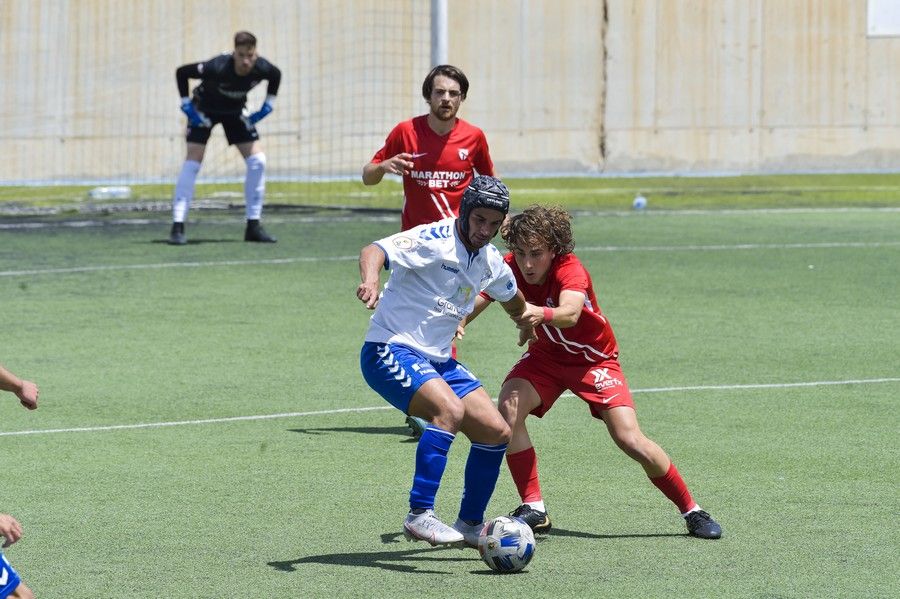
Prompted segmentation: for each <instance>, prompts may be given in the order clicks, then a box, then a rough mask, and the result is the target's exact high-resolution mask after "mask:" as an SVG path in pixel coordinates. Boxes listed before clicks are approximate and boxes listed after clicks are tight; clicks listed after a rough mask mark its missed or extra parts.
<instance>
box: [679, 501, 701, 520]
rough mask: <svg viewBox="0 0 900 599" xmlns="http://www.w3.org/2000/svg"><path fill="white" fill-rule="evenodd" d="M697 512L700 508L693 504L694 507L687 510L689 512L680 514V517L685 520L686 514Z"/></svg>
mask: <svg viewBox="0 0 900 599" xmlns="http://www.w3.org/2000/svg"><path fill="white" fill-rule="evenodd" d="M697 511H700V506H699V505H697V504H696V503H695V504H694V507H692V508H691V509H689V510H688V511H686V512H685V513H683V514H681V517H682V518H687V517H688V514H691V513H693V512H697Z"/></svg>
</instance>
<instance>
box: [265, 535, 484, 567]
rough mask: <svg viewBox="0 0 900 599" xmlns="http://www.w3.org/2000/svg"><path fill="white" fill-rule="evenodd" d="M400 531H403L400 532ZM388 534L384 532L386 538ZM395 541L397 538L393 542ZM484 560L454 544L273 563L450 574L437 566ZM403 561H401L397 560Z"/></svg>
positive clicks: (279, 565) (321, 556) (328, 555)
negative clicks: (455, 546)
mask: <svg viewBox="0 0 900 599" xmlns="http://www.w3.org/2000/svg"><path fill="white" fill-rule="evenodd" d="M397 534H400V533H397ZM384 537H385V535H382V538H384ZM392 542H393V541H392ZM473 560H477V561H479V562H480V561H481V560H480V558H479V557H478V553H476V552H475V551H474V550H472V549H468V550H460V549H456V548H452V547H419V548H416V549H404V550H397V551H370V552H366V551H360V552H350V553H326V554H323V555H308V556H306V557H299V558H296V559H292V560H286V561H274V562H269V564H268V565H269V566H271V567H272V568H274V569H276V570H278V571H279V572H295V571H297V569H298V567H299V566H303V565H305V564H325V565H331V566H356V567H358V566H363V567H366V568H378V569H380V570H388V571H391V572H406V573H416V574H450V573H451V572H450V571H447V570H437V569H435V566H436V565H440V564H441V563H445V562H468V561H473ZM393 562H400V563H393Z"/></svg>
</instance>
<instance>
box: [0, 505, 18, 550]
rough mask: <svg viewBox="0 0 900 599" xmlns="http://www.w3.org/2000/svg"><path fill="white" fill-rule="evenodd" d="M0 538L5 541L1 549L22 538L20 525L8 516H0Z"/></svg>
mask: <svg viewBox="0 0 900 599" xmlns="http://www.w3.org/2000/svg"><path fill="white" fill-rule="evenodd" d="M0 537H3V538H4V539H5V540H4V542H3V548H4V549H5V548H6V547H9V546H10V545H12V544H13V543H15V542H16V541H18V540H19V539H21V538H22V525H21V524H19V522H18V520H16V519H15V518H13V517H12V516H10V515H9V514H0Z"/></svg>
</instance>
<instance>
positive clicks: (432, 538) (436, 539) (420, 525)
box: [403, 510, 465, 547]
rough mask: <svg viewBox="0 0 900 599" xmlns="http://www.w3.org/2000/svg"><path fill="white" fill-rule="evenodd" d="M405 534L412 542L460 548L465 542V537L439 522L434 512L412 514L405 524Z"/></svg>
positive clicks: (407, 517)
mask: <svg viewBox="0 0 900 599" xmlns="http://www.w3.org/2000/svg"><path fill="white" fill-rule="evenodd" d="M403 534H404V535H405V536H406V538H407V539H409V540H410V541H425V542H426V543H429V544H431V546H435V545H453V546H457V547H460V546H462V544H463V543H464V542H465V541H464V538H463V535H462V534H461V533H460V532H459V531H457V530H456V529H454V528H451V527H449V526H447V525H446V524H444V523H443V522H441V521H440V520H438V517H437V516H435V515H434V510H425V511H424V512H422V513H421V514H413V513H412V512H410V513H409V515H407V516H406V521H405V522H403Z"/></svg>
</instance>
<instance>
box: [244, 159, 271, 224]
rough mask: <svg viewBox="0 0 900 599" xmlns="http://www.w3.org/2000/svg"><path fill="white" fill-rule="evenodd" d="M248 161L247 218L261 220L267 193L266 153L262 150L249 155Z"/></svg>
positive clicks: (245, 197) (245, 181) (246, 186)
mask: <svg viewBox="0 0 900 599" xmlns="http://www.w3.org/2000/svg"><path fill="white" fill-rule="evenodd" d="M246 162H247V177H246V178H245V179H244V201H245V202H246V207H247V208H246V210H247V220H259V217H260V216H262V207H263V198H264V197H265V195H266V155H265V154H264V153H263V152H260V153H258V154H253V155H251V156H247V160H246Z"/></svg>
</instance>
